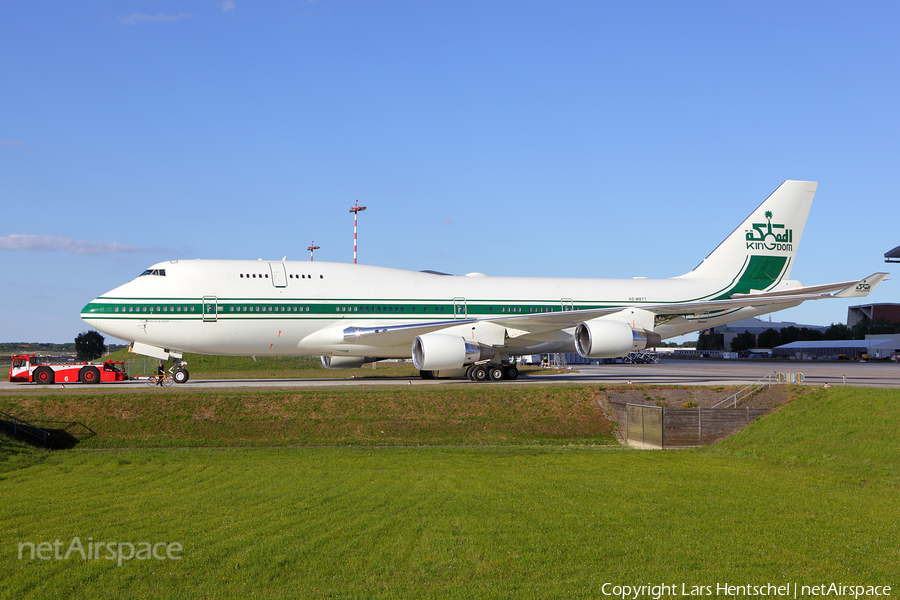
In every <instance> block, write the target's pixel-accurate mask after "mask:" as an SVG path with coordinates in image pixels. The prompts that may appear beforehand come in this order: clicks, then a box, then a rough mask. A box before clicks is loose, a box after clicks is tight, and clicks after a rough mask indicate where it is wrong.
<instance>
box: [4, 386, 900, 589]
mask: <svg viewBox="0 0 900 600" xmlns="http://www.w3.org/2000/svg"><path fill="white" fill-rule="evenodd" d="M873 422H875V423H877V424H873ZM880 423H883V424H884V425H881V424H880ZM898 423H900V402H898V398H897V393H896V392H892V391H883V390H870V389H831V390H823V391H819V392H815V393H813V394H808V395H806V396H803V397H800V398H798V399H796V400H795V401H794V402H793V403H791V404H790V405H788V406H785V407H783V408H781V409H780V410H779V411H777V412H776V413H774V414H772V415H770V416H768V417H766V418H765V419H762V420H760V421H758V422H757V423H755V424H754V425H752V426H751V427H750V428H748V429H747V430H745V431H743V432H741V433H739V434H737V435H736V436H734V437H733V438H731V439H729V440H727V441H725V442H723V443H720V444H718V445H716V446H714V447H710V448H703V449H696V450H687V451H674V452H648V451H625V450H607V449H596V448H585V447H559V446H557V447H542V448H536V447H529V446H507V447H501V448H497V447H489V448H487V447H482V448H373V447H339V448H301V449H258V450H246V449H228V450H212V449H193V450H171V451H165V450H130V451H125V452H115V453H85V452H67V451H66V452H54V453H51V454H49V455H47V454H46V453H42V454H43V455H44V456H45V457H46V458H45V459H44V460H43V461H41V462H40V463H39V464H32V465H31V466H27V467H25V468H18V469H16V470H13V471H7V472H6V473H5V474H4V476H3V477H4V479H3V480H2V481H0V491H2V494H0V498H2V501H0V502H2V509H3V514H4V527H3V528H2V529H0V570H2V572H3V573H4V581H3V585H2V586H0V596H2V597H5V598H24V597H44V596H50V595H53V596H58V597H85V596H96V597H143V596H152V597H171V598H179V597H189V596H190V597H201V596H203V597H219V598H230V597H250V596H255V597H268V598H276V597H312V598H317V597H348V598H364V597H365V598H372V597H383V598H473V597H478V598H510V597H517V598H518V597H524V598H596V597H602V593H601V590H602V586H603V584H604V583H607V582H611V583H614V584H619V585H640V584H642V583H646V584H651V585H653V584H659V583H668V584H676V585H678V586H680V585H681V583H684V584H686V586H687V589H688V590H690V588H691V586H692V585H710V586H713V590H714V591H715V586H716V584H719V583H722V584H724V583H729V584H732V585H744V584H766V583H773V584H785V583H798V584H800V585H819V584H822V583H825V584H828V583H831V582H835V583H843V584H871V585H892V586H893V589H894V590H896V589H897V584H898V583H900V582H898V573H900V530H898V528H900V525H898V519H897V515H898V512H897V493H898V491H900V489H898V488H900V445H898V444H897V441H896V433H895V429H896V425H897V424H898ZM0 451H2V452H7V450H5V449H3V450H0ZM25 452H26V453H27V452H29V451H25ZM6 455H8V454H6ZM834 457H836V458H834ZM75 536H80V537H81V538H82V539H86V538H87V537H88V536H91V537H92V538H93V540H102V541H132V542H135V543H138V542H141V541H144V540H148V541H151V542H167V543H168V542H172V541H178V542H180V543H182V544H183V546H184V550H183V552H182V553H181V555H182V559H181V560H178V561H175V560H142V561H139V560H131V561H127V562H125V563H124V564H123V565H122V566H120V567H119V566H116V562H115V561H109V560H94V561H83V560H81V559H80V558H70V559H69V560H45V561H42V560H37V559H35V560H29V559H27V557H26V559H25V560H19V559H18V558H17V556H16V553H17V544H18V543H20V542H23V541H25V542H41V541H49V542H51V543H52V542H53V541H54V540H56V539H60V540H62V541H63V542H64V543H65V544H68V543H69V541H70V540H71V539H72V538H73V537H75ZM679 592H680V588H679ZM892 593H893V592H892ZM718 595H719V596H721V595H722V594H718ZM641 597H650V596H649V595H647V594H645V595H643V596H641ZM665 597H671V594H666V595H665ZM675 597H681V596H680V593H679V594H676V595H675Z"/></svg>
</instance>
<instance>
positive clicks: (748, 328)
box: [709, 318, 828, 350]
mask: <svg viewBox="0 0 900 600" xmlns="http://www.w3.org/2000/svg"><path fill="white" fill-rule="evenodd" d="M785 327H796V328H797V329H803V328H804V327H805V328H806V329H813V330H815V331H821V332H822V333H825V330H826V329H828V328H827V327H822V326H821V325H801V324H799V323H791V322H790V321H763V320H762V319H757V318H751V319H743V320H741V321H735V322H734V323H729V324H727V325H719V326H718V327H713V328H711V329H710V330H709V333H711V334H719V335H721V336H722V337H723V340H724V343H725V348H726V350H727V349H729V348H731V342H732V340H734V338H736V337H737V336H739V335H743V334H744V333H749V334H751V335H752V336H753V345H754V346H755V345H756V336H758V335H759V334H761V333H762V332H764V331H766V330H767V329H774V330H775V331H779V332H780V331H781V330H782V329H784V328H785Z"/></svg>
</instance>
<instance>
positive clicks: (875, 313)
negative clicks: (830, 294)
mask: <svg viewBox="0 0 900 600" xmlns="http://www.w3.org/2000/svg"><path fill="white" fill-rule="evenodd" d="M866 319H868V320H869V321H872V322H877V321H878V320H879V319H886V320H887V322H888V323H900V304H893V303H890V302H879V303H877V304H860V305H859V306H851V307H850V308H848V309H847V327H853V326H854V325H856V324H857V323H859V322H860V321H864V320H866Z"/></svg>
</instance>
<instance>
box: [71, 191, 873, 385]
mask: <svg viewBox="0 0 900 600" xmlns="http://www.w3.org/2000/svg"><path fill="white" fill-rule="evenodd" d="M817 185H818V184H817V183H816V182H812V181H786V182H784V183H783V184H782V185H781V186H780V187H779V188H778V189H777V190H775V192H774V193H773V194H772V195H771V196H769V198H768V199H767V200H766V201H765V202H763V203H762V205H761V206H760V207H759V208H757V209H756V210H755V211H753V213H752V214H751V215H750V216H749V217H748V218H747V219H746V220H745V221H744V222H743V223H742V224H741V225H740V226H739V227H738V228H737V229H736V230H735V231H734V232H733V233H732V234H731V235H729V236H728V237H727V238H726V239H725V241H724V242H722V243H721V244H720V245H719V246H718V248H716V249H715V250H714V251H713V252H712V254H710V255H709V256H708V257H707V258H706V259H705V260H703V262H701V263H700V265H699V266H697V268H695V269H694V270H693V271H691V272H690V273H686V274H684V275H681V276H678V277H672V278H669V279H646V278H635V279H574V278H573V279H569V278H566V279H563V278H549V277H488V276H485V275H482V274H478V273H470V274H469V275H465V276H454V275H442V274H438V273H433V272H414V271H403V270H399V269H390V268H383V267H370V266H364V265H355V264H343V263H328V262H306V261H286V260H281V261H262V260H258V261H250V260H171V261H167V262H161V263H158V264H155V265H153V266H151V267H150V268H149V269H147V270H146V271H144V272H143V273H142V274H141V275H140V276H138V277H137V278H136V279H134V280H133V281H130V282H128V283H126V284H124V285H121V286H119V287H117V288H116V289H114V290H112V291H110V292H107V293H105V294H103V295H101V296H100V297H98V298H95V299H94V300H92V301H91V302H89V303H88V304H87V306H85V307H84V308H83V309H82V311H81V318H82V319H84V320H85V321H86V322H87V323H88V325H90V326H91V327H94V328H96V329H98V330H99V331H102V332H103V333H106V334H108V335H111V336H114V337H117V338H120V339H123V340H128V341H130V342H131V350H132V352H135V353H138V354H143V355H146V356H152V357H155V358H159V359H170V358H171V359H172V360H174V362H175V364H176V366H177V368H176V369H175V370H174V378H175V381H177V382H178V383H184V382H186V381H187V380H188V377H189V374H188V371H187V369H186V368H185V366H186V363H185V362H184V360H183V354H184V353H185V352H194V353H198V354H219V355H233V356H238V355H240V356H263V355H268V356H290V355H293V356H303V355H320V356H321V357H322V363H323V365H324V366H326V367H329V368H352V367H360V366H362V365H363V364H364V363H367V362H371V361H374V360H378V359H380V358H409V357H412V359H413V363H414V364H415V367H416V368H417V369H419V371H420V373H421V375H422V377H425V378H431V377H435V376H454V375H459V376H462V375H468V377H469V378H470V379H473V380H476V381H484V380H498V379H515V378H516V377H517V375H518V372H517V371H516V368H515V365H513V364H511V362H510V357H512V356H519V355H524V354H541V353H550V352H578V354H580V355H581V356H584V357H588V358H605V357H615V356H623V355H625V354H627V353H628V352H630V351H631V350H639V349H643V348H646V347H653V346H655V345H657V344H658V343H659V342H660V340H663V339H666V338H671V337H676V336H679V335H683V334H686V333H690V332H694V331H699V330H700V329H706V328H709V327H715V326H717V325H722V324H725V323H730V322H732V321H737V320H740V319H745V318H747V317H754V316H758V315H762V314H765V313H770V312H774V311H777V310H781V309H784V308H789V307H792V306H797V305H799V304H800V303H801V302H804V301H806V300H815V299H820V298H832V297H837V298H849V297H861V296H865V295H867V294H868V293H869V292H870V291H871V290H872V289H874V288H875V286H876V285H878V284H879V283H881V281H882V280H884V278H885V277H886V275H887V274H886V273H875V274H873V275H871V276H869V277H866V278H865V279H859V280H855V281H844V282H841V283H831V284H825V285H815V286H808V287H804V286H803V285H802V284H801V283H800V282H798V281H793V280H791V279H790V278H789V277H790V274H791V268H792V267H793V264H794V257H795V256H796V254H797V248H798V247H799V246H800V238H801V236H802V235H803V227H804V225H805V223H806V218H807V215H808V214H809V209H810V206H811V204H812V200H813V195H814V194H815V191H816V186H817Z"/></svg>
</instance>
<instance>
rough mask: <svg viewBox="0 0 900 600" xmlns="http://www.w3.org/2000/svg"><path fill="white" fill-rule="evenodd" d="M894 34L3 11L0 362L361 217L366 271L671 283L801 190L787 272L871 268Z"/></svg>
mask: <svg viewBox="0 0 900 600" xmlns="http://www.w3.org/2000/svg"><path fill="white" fill-rule="evenodd" d="M898 26H900V4H898V3H893V2H881V3H880V2H864V3H849V2H841V3H836V2H817V3H811V2H598V1H592V2H522V1H516V2H501V1H495V2H484V1H480V2H467V1H459V0H454V1H453V2H412V1H411V2H337V1H330V0H320V1H317V2H309V1H305V0H304V1H291V2H288V1H285V2H265V3H262V2H246V1H243V0H234V1H233V2H232V1H226V2H219V1H207V0H165V1H154V0H142V1H115V2H114V1H110V0H103V1H101V0H85V1H82V2H41V1H35V2H7V3H3V4H2V5H0V56H3V60H2V61H0V90H2V93H0V205H2V207H3V217H2V219H0V285H2V294H0V315H3V316H2V317H0V319H2V321H0V324H2V326H0V340H2V341H45V342H66V341H71V340H72V339H73V338H74V337H75V335H77V334H78V333H79V332H80V331H83V330H86V329H87V325H86V324H85V323H84V322H82V321H81V320H80V318H79V317H78V314H79V311H80V309H81V307H82V306H83V305H84V304H85V303H86V302H88V301H90V300H91V299H92V298H94V297H96V296H98V295H100V294H101V293H103V292H106V291H108V290H109V289H111V288H113V287H115V286H117V285H119V284H121V283H124V282H125V281H127V280H129V279H132V278H133V277H134V276H136V275H137V274H139V273H140V272H141V271H143V270H144V269H145V268H146V267H147V266H149V265H150V264H153V263H155V262H158V261H161V260H168V259H175V258H180V259H185V258H247V259H256V258H264V259H280V258H281V257H282V256H284V255H287V256H288V258H289V259H300V260H305V259H307V258H308V252H306V248H307V246H309V245H310V242H312V241H313V240H315V242H316V244H317V245H319V246H321V249H320V250H318V251H317V252H316V259H317V260H330V261H339V262H351V261H352V258H353V254H352V234H353V231H352V227H353V223H352V221H353V219H352V215H350V213H349V208H350V207H351V206H352V205H353V203H354V202H355V201H356V200H357V199H358V200H359V202H360V204H364V205H366V206H368V210H367V211H366V212H365V213H362V214H361V215H360V232H359V251H360V259H359V260H360V262H362V263H366V264H374V265H382V266H391V267H398V268H405V269H413V270H421V269H434V270H439V271H444V272H448V273H458V274H463V273H467V272H471V271H480V272H484V273H487V274H491V275H540V276H553V275H559V276H584V277H632V276H647V277H668V276H673V275H679V274H682V273H684V272H687V271H689V270H691V269H692V268H693V267H695V266H696V265H697V264H698V263H699V262H700V260H701V259H702V258H703V257H705V256H706V255H707V254H708V253H709V252H710V251H711V250H712V249H713V248H714V247H715V246H716V245H717V244H718V243H719V242H720V241H721V240H722V239H724V237H725V236H726V235H727V234H728V233H730V232H731V231H732V230H733V229H734V228H735V227H736V226H737V225H738V224H739V223H740V222H741V221H742V220H743V219H744V218H745V217H746V216H747V215H748V214H750V212H751V211H752V210H753V209H754V208H755V207H756V206H757V205H759V204H760V203H761V202H762V201H763V200H764V199H765V198H766V196H768V194H769V193H771V192H772V191H773V190H774V189H775V188H776V187H777V186H778V185H779V184H780V183H781V182H782V181H783V180H785V179H810V180H816V181H819V182H820V184H819V189H818V193H817V194H816V200H815V202H814V204H813V208H812V213H811V215H810V218H809V221H808V222H807V228H806V231H805V234H804V236H803V243H802V246H801V248H800V253H799V256H798V259H797V261H796V265H795V268H794V271H793V274H792V277H794V278H796V279H800V280H801V281H803V282H804V283H806V284H817V283H827V282H832V281H844V280H849V279H855V278H858V277H863V276H866V275H869V274H870V273H873V272H875V271H879V270H888V271H891V266H890V265H886V264H884V259H883V254H884V253H885V252H887V251H888V250H890V249H891V248H893V247H895V246H897V245H898V244H900V230H898V227H897V223H898V216H900V215H898V203H897V189H898V186H897V178H898V175H900V143H898V139H900V138H898V133H900V111H898V97H900V94H898V91H900V90H898V82H900V78H898V77H897V74H898V73H900V64H898V63H900V44H898V42H897V31H898V29H900V27H898ZM21 236H28V237H21ZM894 270H896V267H894ZM894 274H896V273H894ZM869 300H871V301H876V302H900V294H898V292H897V284H896V282H895V281H888V282H886V283H884V284H883V285H882V286H881V287H880V288H879V289H878V290H876V292H875V293H873V294H872V295H871V296H870V297H869ZM858 303H859V302H852V301H849V300H835V301H820V302H817V303H806V304H805V305H803V306H802V307H799V308H795V309H791V310H788V311H783V312H781V313H776V316H774V317H773V318H775V319H777V320H791V321H796V322H800V323H815V324H825V325H827V324H829V323H831V322H845V320H846V314H847V307H848V306H850V305H852V304H858Z"/></svg>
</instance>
